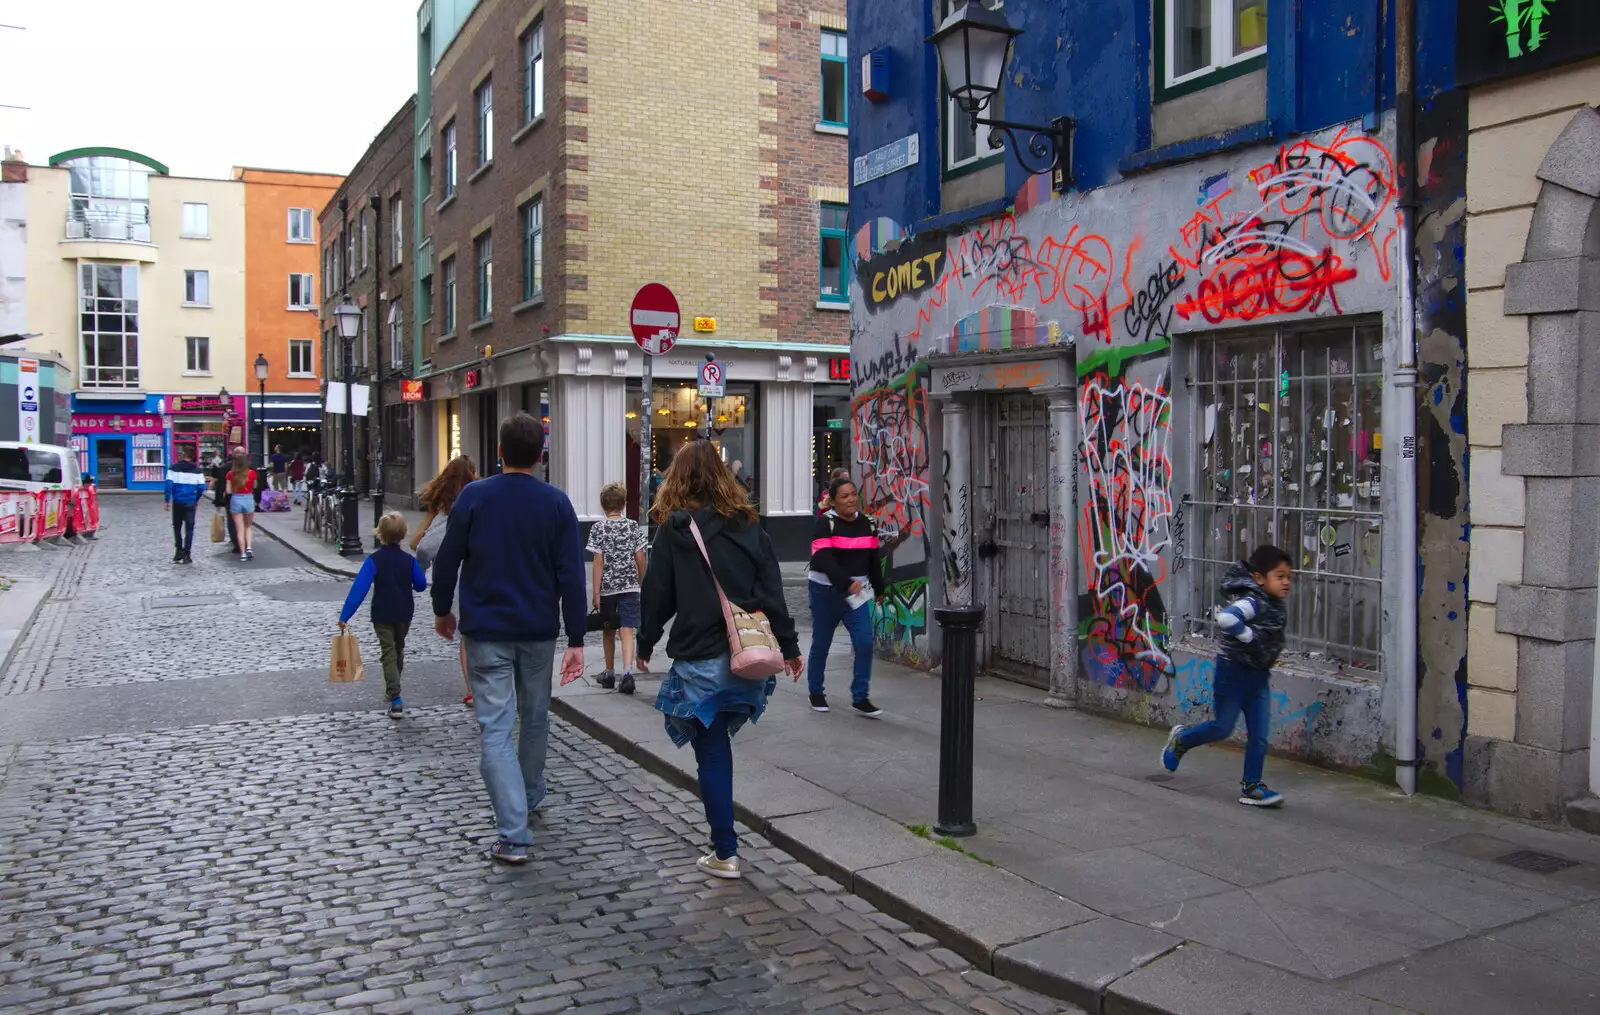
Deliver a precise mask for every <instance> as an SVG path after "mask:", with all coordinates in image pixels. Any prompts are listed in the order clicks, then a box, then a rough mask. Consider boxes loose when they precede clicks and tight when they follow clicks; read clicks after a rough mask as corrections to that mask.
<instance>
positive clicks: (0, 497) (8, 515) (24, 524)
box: [0, 490, 40, 544]
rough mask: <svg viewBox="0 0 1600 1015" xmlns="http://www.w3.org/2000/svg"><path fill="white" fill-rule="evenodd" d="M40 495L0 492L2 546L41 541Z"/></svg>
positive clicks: (0, 538) (9, 491)
mask: <svg viewBox="0 0 1600 1015" xmlns="http://www.w3.org/2000/svg"><path fill="white" fill-rule="evenodd" d="M39 512H40V503H39V495H38V494H36V493H27V492H25V491H23V490H0V544H6V543H37V542H38V541H39Z"/></svg>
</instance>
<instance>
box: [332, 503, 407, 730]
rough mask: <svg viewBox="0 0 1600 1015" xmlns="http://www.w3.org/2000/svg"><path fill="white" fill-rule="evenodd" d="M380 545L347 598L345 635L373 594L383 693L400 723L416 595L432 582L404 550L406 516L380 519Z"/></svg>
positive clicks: (364, 564) (341, 614)
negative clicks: (401, 687)
mask: <svg viewBox="0 0 1600 1015" xmlns="http://www.w3.org/2000/svg"><path fill="white" fill-rule="evenodd" d="M374 534H375V535H376V536H377V537H378V543H379V546H378V548H377V549H376V550H374V551H372V555H371V556H369V557H368V558H367V559H366V560H364V561H362V563H361V570H360V571H357V572H356V580H355V583H354V584H352V585H351V586H350V593H349V594H348V595H346V596H345V597H344V608H343V609H341V610H340V611H339V630H340V631H341V632H343V631H344V629H345V625H347V624H349V623H350V618H351V617H353V616H355V613H356V610H358V609H360V608H361V603H362V601H363V600H364V599H366V598H367V592H368V591H369V590H370V591H371V592H372V631H373V633H374V634H376V635H377V636H378V650H379V653H380V657H381V658H382V660H383V693H384V696H385V697H387V698H388V699H389V718H391V719H399V718H402V717H403V716H404V715H405V714H406V706H405V701H404V700H403V699H402V697H401V694H400V674H402V673H404V672H405V668H406V635H407V634H409V633H410V632H411V618H412V616H413V613H414V611H415V608H416V603H415V602H414V600H413V597H412V593H413V592H423V591H426V590H427V588H428V579H427V578H426V577H425V576H424V575H423V573H422V566H421V565H420V564H418V563H417V561H416V558H415V557H413V556H411V554H409V553H407V552H406V551H405V549H404V548H403V547H402V546H401V545H400V544H401V542H403V541H404V540H405V538H406V516H405V515H403V514H401V513H400V512H398V511H390V512H388V513H387V514H385V515H384V516H383V517H382V518H380V519H378V529H377V532H376V533H374Z"/></svg>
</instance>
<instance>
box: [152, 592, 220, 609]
mask: <svg viewBox="0 0 1600 1015" xmlns="http://www.w3.org/2000/svg"><path fill="white" fill-rule="evenodd" d="M231 602H233V596H231V595H228V594H227V593H220V594H218V595H211V596H156V597H155V598H153V599H151V600H150V608H151V609H152V610H175V609H177V608H178V607H180V606H226V605H227V604H229V603H231Z"/></svg>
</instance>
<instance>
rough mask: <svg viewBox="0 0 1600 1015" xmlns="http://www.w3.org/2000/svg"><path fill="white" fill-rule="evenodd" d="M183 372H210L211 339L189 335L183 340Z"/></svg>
mask: <svg viewBox="0 0 1600 1015" xmlns="http://www.w3.org/2000/svg"><path fill="white" fill-rule="evenodd" d="M183 346H184V359H183V372H184V373H186V374H207V375H208V374H210V373H211V339H209V338H205V337H203V336H197V335H190V336H188V337H187V338H185V339H184V340H183Z"/></svg>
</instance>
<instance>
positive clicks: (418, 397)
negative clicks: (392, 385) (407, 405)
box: [400, 381, 427, 402]
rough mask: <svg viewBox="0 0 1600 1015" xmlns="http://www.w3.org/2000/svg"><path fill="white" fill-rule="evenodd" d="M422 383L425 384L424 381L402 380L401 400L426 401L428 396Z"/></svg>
mask: <svg viewBox="0 0 1600 1015" xmlns="http://www.w3.org/2000/svg"><path fill="white" fill-rule="evenodd" d="M422 385H423V382H422V381H401V382H400V401H402V402H421V401H424V400H425V399H426V398H427V393H426V392H425V391H424V390H423V387H422Z"/></svg>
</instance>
